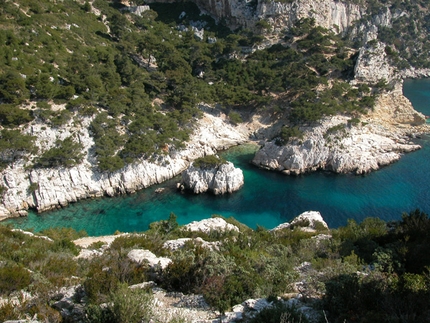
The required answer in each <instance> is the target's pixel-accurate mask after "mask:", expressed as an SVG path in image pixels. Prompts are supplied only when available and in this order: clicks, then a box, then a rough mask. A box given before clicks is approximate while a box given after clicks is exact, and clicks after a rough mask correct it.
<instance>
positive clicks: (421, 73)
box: [400, 67, 430, 79]
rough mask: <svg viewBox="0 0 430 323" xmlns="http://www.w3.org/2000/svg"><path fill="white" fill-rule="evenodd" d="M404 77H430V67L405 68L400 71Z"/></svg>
mask: <svg viewBox="0 0 430 323" xmlns="http://www.w3.org/2000/svg"><path fill="white" fill-rule="evenodd" d="M400 75H401V76H402V78H410V79H417V78H423V77H430V68H414V67H411V68H410V69H407V70H403V71H401V72H400Z"/></svg>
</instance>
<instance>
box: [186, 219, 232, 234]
mask: <svg viewBox="0 0 430 323" xmlns="http://www.w3.org/2000/svg"><path fill="white" fill-rule="evenodd" d="M184 229H185V230H189V231H200V232H204V233H210V232H211V231H237V232H239V228H238V227H237V226H235V225H233V224H230V223H227V222H226V221H225V220H224V219H223V218H210V219H204V220H201V221H193V222H191V223H189V224H187V225H185V226H184Z"/></svg>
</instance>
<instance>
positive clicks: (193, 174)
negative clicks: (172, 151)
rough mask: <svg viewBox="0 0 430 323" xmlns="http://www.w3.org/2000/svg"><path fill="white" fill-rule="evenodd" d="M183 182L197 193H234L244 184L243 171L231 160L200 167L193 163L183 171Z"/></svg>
mask: <svg viewBox="0 0 430 323" xmlns="http://www.w3.org/2000/svg"><path fill="white" fill-rule="evenodd" d="M181 184H182V185H183V186H184V187H185V188H186V189H190V190H192V191H193V192H194V193H196V194H200V193H204V192H207V191H209V192H212V193H213V194H215V195H219V194H225V193H233V192H234V191H237V190H239V189H240V188H242V186H243V184H244V179H243V172H242V170H241V169H240V168H235V167H234V165H233V164H232V163H230V162H226V163H225V164H221V165H214V166H213V167H210V168H200V167H194V166H193V165H191V166H190V167H189V168H188V169H186V170H185V171H184V172H183V173H182V182H181Z"/></svg>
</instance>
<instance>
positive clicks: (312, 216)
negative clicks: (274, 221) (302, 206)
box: [272, 211, 329, 232]
mask: <svg viewBox="0 0 430 323" xmlns="http://www.w3.org/2000/svg"><path fill="white" fill-rule="evenodd" d="M290 227H300V228H301V230H303V231H307V232H315V231H317V230H318V229H326V230H328V229H329V228H328V225H327V223H326V222H325V221H324V219H323V217H322V216H321V213H320V212H318V211H306V212H303V213H302V214H300V215H298V216H296V217H295V218H294V219H293V220H292V221H291V222H286V223H282V224H280V225H278V226H277V227H276V228H273V229H272V231H278V230H282V229H285V228H290Z"/></svg>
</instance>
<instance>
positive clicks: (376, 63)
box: [354, 42, 400, 84]
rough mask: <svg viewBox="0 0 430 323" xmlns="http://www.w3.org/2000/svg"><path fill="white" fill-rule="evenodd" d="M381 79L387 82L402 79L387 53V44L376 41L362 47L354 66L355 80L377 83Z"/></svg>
mask: <svg viewBox="0 0 430 323" xmlns="http://www.w3.org/2000/svg"><path fill="white" fill-rule="evenodd" d="M381 80H385V81H386V82H392V81H396V80H397V81H398V80H400V77H399V75H397V74H396V73H395V71H394V67H393V66H391V65H390V64H389V62H388V59H387V54H386V53H385V44H383V43H381V42H376V43H373V44H367V45H366V46H364V47H362V48H360V51H359V54H358V58H357V62H356V64H355V67H354V81H355V83H356V82H363V83H368V84H375V83H378V82H379V81H381Z"/></svg>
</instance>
